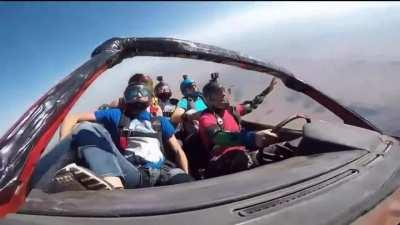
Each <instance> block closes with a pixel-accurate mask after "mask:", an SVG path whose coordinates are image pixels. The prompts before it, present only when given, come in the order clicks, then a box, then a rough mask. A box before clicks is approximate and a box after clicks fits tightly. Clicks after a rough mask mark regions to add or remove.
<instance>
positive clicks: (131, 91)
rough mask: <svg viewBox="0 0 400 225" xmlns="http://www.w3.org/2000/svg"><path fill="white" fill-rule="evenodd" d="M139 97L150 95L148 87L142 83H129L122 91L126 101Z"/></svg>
mask: <svg viewBox="0 0 400 225" xmlns="http://www.w3.org/2000/svg"><path fill="white" fill-rule="evenodd" d="M141 97H149V98H150V97H151V93H150V91H149V89H148V88H147V87H146V86H144V85H129V86H128V87H127V88H126V89H125V92H124V100H125V102H126V103H134V102H137V101H138V99H139V98H141Z"/></svg>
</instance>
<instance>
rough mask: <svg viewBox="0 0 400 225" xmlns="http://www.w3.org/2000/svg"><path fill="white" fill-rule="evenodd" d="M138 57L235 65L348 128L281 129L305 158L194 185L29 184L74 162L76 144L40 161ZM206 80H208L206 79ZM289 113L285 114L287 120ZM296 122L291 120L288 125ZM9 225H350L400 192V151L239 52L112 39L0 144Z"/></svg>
mask: <svg viewBox="0 0 400 225" xmlns="http://www.w3.org/2000/svg"><path fill="white" fill-rule="evenodd" d="M136 56H154V57H179V58H188V59H196V60H204V61H210V62H215V63H221V64H227V65H231V66H234V67H239V68H242V69H244V70H251V71H257V72H260V73H264V74H265V75H271V76H274V77H277V78H279V79H280V80H281V81H282V82H283V83H284V85H285V86H286V87H287V88H290V89H292V90H294V91H297V92H299V93H302V94H304V95H306V96H309V97H310V98H312V99H314V100H315V101H317V102H318V103H320V104H321V105H322V106H324V107H325V108H326V109H327V110H329V111H331V112H332V113H333V114H335V115H336V116H338V117H339V118H340V119H341V120H342V121H343V123H331V122H327V121H319V120H313V118H312V117H311V118H310V120H308V121H307V122H306V123H305V124H304V126H303V127H302V129H298V130H296V129H289V128H284V127H283V126H284V125H286V122H290V120H287V121H285V122H284V123H280V124H279V125H278V126H276V127H274V125H273V124H260V123H255V122H250V121H243V124H242V125H243V126H244V127H246V128H247V129H252V130H259V129H265V128H273V129H275V131H277V132H278V133H279V135H280V137H281V140H282V141H285V140H292V139H295V138H299V137H301V140H302V141H301V144H300V146H301V148H302V151H303V152H304V155H301V156H295V157H292V158H289V159H286V160H282V161H280V162H276V163H271V164H267V165H264V166H260V167H257V168H254V169H251V170H247V171H243V172H239V173H235V174H231V175H226V176H221V177H216V178H210V179H204V180H197V181H194V182H190V183H184V184H177V185H170V186H161V187H151V188H140V189H129V190H115V191H67V192H60V193H52V194H50V193H46V192H43V191H42V190H41V189H40V187H36V186H35V185H34V184H32V183H31V182H30V181H31V180H32V176H33V175H35V176H36V175H38V176H40V175H43V174H46V173H47V172H48V171H47V170H46V169H48V168H50V167H49V165H51V164H52V163H55V162H56V161H58V162H60V161H62V160H67V159H66V158H67V156H65V155H63V152H65V149H66V148H69V147H70V146H69V144H68V140H65V141H62V142H60V143H59V144H57V145H56V146H55V147H54V148H53V149H52V150H51V151H50V152H49V153H48V154H47V155H46V156H44V157H41V154H42V153H43V151H44V149H45V147H46V146H47V144H48V143H49V141H50V139H51V138H52V137H53V135H54V133H55V132H56V130H57V128H58V127H59V125H60V124H61V122H62V121H63V119H64V117H65V116H66V115H67V113H68V112H69V110H70V109H71V107H72V106H73V105H74V103H75V102H76V101H77V100H78V99H79V97H80V96H81V95H82V93H83V92H84V91H85V89H86V88H87V87H88V86H89V85H90V84H91V83H92V82H93V81H94V80H95V79H96V78H98V77H99V76H100V75H101V74H102V73H103V72H104V71H106V70H107V69H109V68H111V67H113V66H115V65H117V64H118V63H120V62H121V61H123V60H124V59H126V58H130V57H136ZM205 79H208V77H207V78H205ZM282 113H285V112H282ZM287 116H288V117H289V116H291V115H287ZM0 153H1V156H0V157H1V158H0V159H1V164H0V165H1V166H0V212H1V215H3V216H5V215H6V216H5V218H4V219H3V220H2V221H1V223H2V224H20V225H22V224H49V225H50V224H51V225H53V224H71V225H72V224H74V225H75V224H82V223H85V224H99V225H103V224H104V225H108V224H141V225H146V224H162V225H169V224H171V225H172V224H191V225H196V224H303V225H312V224H349V223H351V222H353V221H355V220H356V219H357V218H359V217H360V216H363V215H364V214H365V213H366V212H368V211H370V210H371V209H373V208H374V207H375V206H376V205H377V204H379V203H380V202H381V201H382V200H384V199H385V198H386V197H387V196H389V195H390V194H391V193H393V192H394V191H395V189H396V188H398V187H399V185H400V173H399V172H400V146H399V141H398V140H397V139H396V138H395V137H391V136H388V135H385V134H383V133H382V132H381V131H380V130H379V129H378V128H376V127H375V126H374V125H373V124H371V123H370V122H368V121H367V120H366V119H364V118H362V117H361V116H360V115H358V114H357V113H355V112H353V111H352V110H350V109H348V108H347V107H345V106H342V105H340V104H339V103H338V102H336V101H335V100H334V99H332V98H330V97H329V96H327V95H325V94H323V93H322V92H321V91H319V90H317V89H315V88H314V87H312V86H311V85H309V84H307V83H304V82H303V81H301V80H299V79H297V78H296V77H295V76H294V75H293V74H291V73H290V72H288V71H286V70H283V69H281V68H279V67H276V66H274V65H272V64H269V63H264V62H261V61H258V60H255V59H252V58H249V57H246V56H243V55H241V54H238V53H236V52H234V51H229V50H225V49H222V48H218V47H214V46H210V45H206V44H200V43H195V42H191V41H185V40H178V39H173V38H112V39H110V40H108V41H106V42H104V43H103V44H101V45H100V46H99V47H97V48H96V49H95V50H94V51H93V53H92V57H91V58H90V59H89V60H88V61H87V62H86V63H85V64H83V65H82V66H81V67H79V68H78V69H76V70H75V71H74V72H72V73H71V74H70V75H69V76H67V77H66V78H65V79H63V80H62V81H61V82H59V83H58V84H57V85H56V86H55V87H53V88H52V89H50V90H49V91H48V92H47V93H46V94H45V95H44V96H43V97H42V98H40V99H39V100H38V101H37V102H36V103H35V104H33V105H32V107H31V108H30V109H29V110H28V111H27V112H26V113H25V114H24V115H23V116H22V117H21V118H20V119H19V120H18V121H17V122H16V123H15V124H14V125H13V126H12V127H11V128H10V129H9V130H8V132H7V133H6V134H5V135H4V136H3V138H2V139H1V140H0Z"/></svg>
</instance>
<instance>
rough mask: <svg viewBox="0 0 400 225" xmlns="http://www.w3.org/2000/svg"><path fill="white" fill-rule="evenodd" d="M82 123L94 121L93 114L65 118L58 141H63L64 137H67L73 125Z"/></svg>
mask: <svg viewBox="0 0 400 225" xmlns="http://www.w3.org/2000/svg"><path fill="white" fill-rule="evenodd" d="M82 121H96V116H95V114H94V112H85V113H77V114H71V115H68V116H67V117H65V119H64V122H63V124H62V127H61V135H60V139H64V138H65V137H66V136H68V135H69V134H70V133H71V132H72V129H73V127H74V126H75V124H77V123H79V122H82Z"/></svg>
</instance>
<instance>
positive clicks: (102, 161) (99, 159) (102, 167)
mask: <svg viewBox="0 0 400 225" xmlns="http://www.w3.org/2000/svg"><path fill="white" fill-rule="evenodd" d="M72 135H73V136H72V140H73V145H74V146H75V147H76V148H77V149H78V158H79V159H80V160H82V161H84V162H85V163H86V164H87V166H88V167H89V169H91V170H92V171H93V172H95V173H96V174H97V175H99V176H102V177H106V176H112V177H120V178H121V179H122V180H123V182H124V186H125V188H138V187H147V186H154V185H155V184H161V185H163V184H167V183H168V182H169V180H170V179H171V178H172V177H174V176H176V175H181V176H182V174H184V171H183V170H181V169H178V168H170V167H168V166H163V168H161V170H160V169H152V168H143V167H141V166H139V165H134V164H133V163H132V162H134V161H135V160H134V159H133V160H132V157H135V156H134V154H133V155H123V154H122V153H121V152H120V151H119V149H118V148H117V147H116V146H115V144H114V142H113V140H112V138H111V135H110V133H109V132H108V131H107V130H106V129H105V128H104V127H103V126H102V125H100V124H97V123H90V122H83V123H80V124H79V125H78V126H77V127H76V128H75V129H74V131H73V134H72ZM187 176H188V175H187ZM187 179H188V180H187V181H190V178H187ZM184 181H185V182H186V178H184Z"/></svg>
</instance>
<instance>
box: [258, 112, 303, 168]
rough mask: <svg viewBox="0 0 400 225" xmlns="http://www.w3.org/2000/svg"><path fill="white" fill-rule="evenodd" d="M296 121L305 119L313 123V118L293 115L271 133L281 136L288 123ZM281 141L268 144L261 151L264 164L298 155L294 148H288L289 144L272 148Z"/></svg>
mask: <svg viewBox="0 0 400 225" xmlns="http://www.w3.org/2000/svg"><path fill="white" fill-rule="evenodd" d="M296 119H305V120H306V122H307V123H311V118H310V117H308V116H306V115H304V114H295V115H292V116H290V117H288V118H286V119H285V120H283V121H282V122H280V123H278V124H277V125H276V126H274V127H273V128H272V130H271V132H273V133H275V134H279V132H281V129H282V128H283V127H284V126H285V125H286V124H288V123H290V122H292V121H294V120H296ZM277 142H280V141H276V142H273V143H271V142H270V143H268V144H267V146H266V148H264V149H263V150H262V151H261V154H260V157H261V158H262V161H263V162H264V163H271V162H277V161H281V160H284V159H287V158H289V157H291V156H294V155H296V150H294V149H293V148H291V147H290V146H288V145H287V144H282V145H273V146H271V147H268V146H270V145H271V144H274V143H277Z"/></svg>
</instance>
